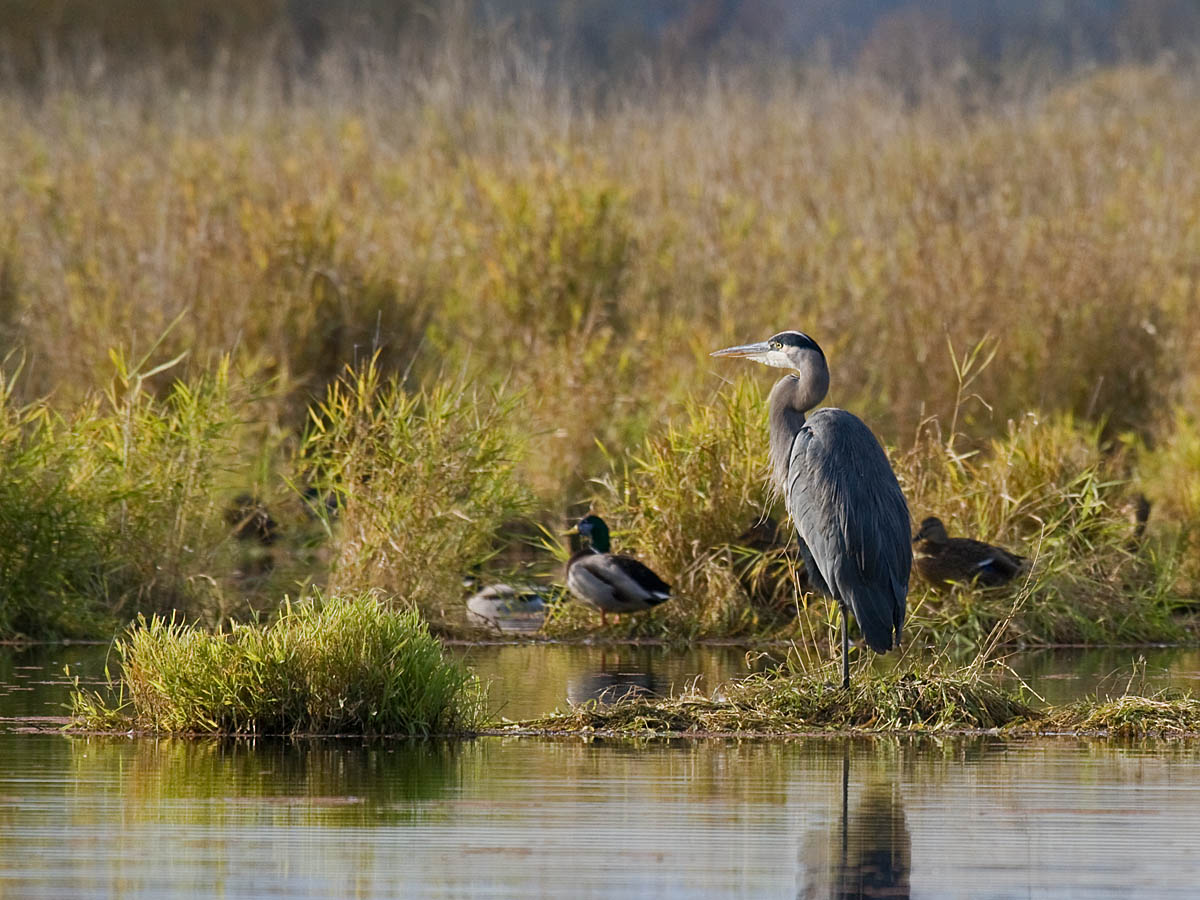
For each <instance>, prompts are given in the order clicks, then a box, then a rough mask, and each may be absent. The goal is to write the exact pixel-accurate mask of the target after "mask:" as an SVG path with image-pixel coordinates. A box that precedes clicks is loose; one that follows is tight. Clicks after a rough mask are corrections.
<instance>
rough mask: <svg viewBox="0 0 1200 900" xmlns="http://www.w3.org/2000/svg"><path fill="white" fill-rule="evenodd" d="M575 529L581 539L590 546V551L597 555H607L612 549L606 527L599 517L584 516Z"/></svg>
mask: <svg viewBox="0 0 1200 900" xmlns="http://www.w3.org/2000/svg"><path fill="white" fill-rule="evenodd" d="M577 529H578V531H579V534H580V535H582V536H583V539H584V540H585V541H587V542H588V543H589V544H591V545H592V549H593V550H595V551H596V552H597V553H608V552H609V550H610V549H611V548H612V541H611V540H610V538H609V535H608V525H606V524H605V522H604V520H603V519H602V518H600V517H599V516H584V517H583V518H582V519H580V520H579V525H578V526H577Z"/></svg>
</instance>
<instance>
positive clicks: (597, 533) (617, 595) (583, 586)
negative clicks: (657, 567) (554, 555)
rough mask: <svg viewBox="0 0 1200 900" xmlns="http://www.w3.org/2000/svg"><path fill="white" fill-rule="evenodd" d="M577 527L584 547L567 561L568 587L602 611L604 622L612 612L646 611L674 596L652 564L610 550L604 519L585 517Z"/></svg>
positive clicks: (582, 599)
mask: <svg viewBox="0 0 1200 900" xmlns="http://www.w3.org/2000/svg"><path fill="white" fill-rule="evenodd" d="M576 527H577V529H578V533H579V534H580V535H581V536H582V537H583V541H584V546H583V547H582V548H581V549H580V550H579V552H578V553H576V554H575V555H574V556H572V557H571V559H570V560H569V561H568V562H567V588H568V589H569V590H570V591H571V593H572V594H573V595H574V596H575V597H576V599H578V600H580V601H581V602H583V603H585V604H587V605H588V606H590V607H592V608H593V609H597V610H599V611H600V623H601V624H602V625H607V624H608V613H614V614H619V613H635V612H642V611H643V610H647V609H650V608H651V607H654V606H658V604H660V603H663V602H665V601H667V600H669V599H671V586H670V585H669V584H667V583H666V582H665V581H663V580H662V579H661V578H659V577H658V576H657V575H655V574H654V573H653V572H652V571H650V569H649V568H648V567H646V566H645V565H643V564H642V563H640V562H638V561H637V560H636V559H634V558H633V557H630V556H617V555H616V554H614V553H610V552H609V551H610V550H611V549H612V544H611V541H610V539H609V535H608V525H606V524H605V523H604V520H603V519H601V518H600V517H599V516H585V517H584V518H582V519H581V520H580V521H579V524H578V526H576Z"/></svg>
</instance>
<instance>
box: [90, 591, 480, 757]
mask: <svg viewBox="0 0 1200 900" xmlns="http://www.w3.org/2000/svg"><path fill="white" fill-rule="evenodd" d="M115 651H116V657H117V663H118V665H119V668H120V672H119V675H118V680H117V682H116V683H114V684H110V685H109V686H108V688H107V689H105V690H101V691H98V692H97V691H88V690H76V692H75V693H74V694H73V698H72V702H73V710H72V716H73V718H74V720H75V722H76V723H77V724H78V725H80V726H81V727H85V728H89V729H102V730H114V729H115V730H127V729H132V730H139V731H149V732H156V733H158V732H162V733H172V734H180V733H184V734H299V733H322V734H341V733H365V734H444V733H451V732H459V731H466V730H469V729H470V728H472V727H473V726H475V725H476V724H478V722H479V721H480V718H481V715H482V711H483V700H484V692H483V688H482V686H481V685H480V684H479V683H478V681H477V680H476V679H475V678H474V676H472V675H471V674H470V673H469V672H468V671H467V670H466V669H465V668H463V667H462V666H461V665H459V664H458V663H456V662H453V661H451V660H449V659H447V658H446V657H445V655H444V653H443V651H442V647H441V645H440V644H439V643H438V641H437V640H436V639H434V638H433V637H431V636H430V634H429V632H428V629H427V628H426V626H425V624H424V623H423V622H422V621H421V619H420V616H419V615H418V614H417V613H416V612H415V611H412V610H407V611H394V610H391V609H389V608H388V606H387V604H386V603H384V602H383V601H382V599H381V598H380V597H377V596H375V595H372V594H363V595H359V596H355V597H329V598H321V597H316V598H314V599H313V600H310V601H306V602H302V603H299V604H296V605H294V606H293V605H288V606H287V607H285V609H284V610H283V611H282V613H281V614H280V615H279V617H278V618H277V619H275V621H273V622H271V623H269V624H267V625H261V626H259V625H235V626H233V627H232V628H230V629H229V631H227V632H223V633H215V634H214V633H212V632H210V631H208V630H205V629H201V628H196V627H194V626H190V625H184V624H181V623H178V622H175V621H169V620H164V619H161V618H154V619H151V620H149V621H142V622H139V623H138V625H136V626H134V627H132V628H131V629H129V631H128V632H127V634H126V635H125V637H123V638H121V639H119V640H118V641H117V643H116V648H115Z"/></svg>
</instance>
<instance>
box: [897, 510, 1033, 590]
mask: <svg viewBox="0 0 1200 900" xmlns="http://www.w3.org/2000/svg"><path fill="white" fill-rule="evenodd" d="M913 548H914V550H915V553H914V556H915V557H916V563H917V572H918V573H920V575H921V577H922V578H924V579H925V580H926V581H928V582H929V583H930V584H932V585H934V586H935V587H942V586H943V585H945V584H947V583H948V582H951V581H961V582H964V583H967V584H970V583H972V582H976V583H978V584H982V585H984V586H985V587H996V586H997V585H1001V584H1007V583H1008V582H1010V581H1012V580H1013V578H1015V577H1016V576H1017V573H1018V572H1020V571H1021V570H1022V569H1023V568H1025V564H1026V563H1027V562H1029V560H1027V559H1026V558H1025V557H1024V556H1018V555H1017V554H1015V553H1010V552H1009V551H1007V550H1005V549H1004V548H1003V547H994V546H992V545H991V544H985V543H984V542H983V541H976V540H973V539H971V538H962V537H955V538H952V537H950V536H949V535H947V534H946V526H945V525H943V524H942V520H941V519H939V518H938V517H937V516H930V517H929V518H927V519H925V520H924V521H923V522H921V527H920V529H918V530H917V534H916V537H914V538H913Z"/></svg>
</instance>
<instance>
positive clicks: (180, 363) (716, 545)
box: [0, 47, 1200, 650]
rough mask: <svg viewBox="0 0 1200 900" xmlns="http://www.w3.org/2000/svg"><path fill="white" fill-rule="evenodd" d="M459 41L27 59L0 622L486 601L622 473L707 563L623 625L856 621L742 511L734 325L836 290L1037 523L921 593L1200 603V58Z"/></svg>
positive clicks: (901, 372) (1191, 608)
mask: <svg viewBox="0 0 1200 900" xmlns="http://www.w3.org/2000/svg"><path fill="white" fill-rule="evenodd" d="M452 49H453V48H446V52H445V53H444V54H442V55H441V56H439V55H438V54H431V55H430V57H429V59H426V60H424V61H423V62H422V63H421V64H420V65H419V66H415V67H412V68H406V67H405V66H403V65H375V64H372V62H371V61H370V60H366V61H364V60H361V59H360V60H354V61H353V62H354V66H351V65H350V62H351V61H349V60H346V59H342V58H340V57H338V56H337V55H336V54H333V55H331V56H330V57H329V58H326V59H324V60H322V64H321V65H320V66H316V67H314V70H313V72H312V73H311V75H309V76H307V77H306V78H304V79H302V80H300V81H298V82H291V81H288V82H287V83H284V80H283V79H279V78H277V77H276V75H273V74H272V72H273V71H274V70H270V71H264V72H263V73H262V74H261V77H257V78H245V79H241V80H235V81H228V80H223V79H222V78H221V73H220V72H219V71H218V70H213V71H212V72H209V73H208V77H207V80H205V79H199V80H198V81H196V82H193V83H192V85H191V86H190V87H189V88H188V89H187V90H186V91H185V90H183V89H182V88H178V87H176V86H173V85H172V83H170V82H168V81H166V80H156V79H155V78H154V77H152V75H151V74H146V76H145V77H144V78H140V79H128V80H126V79H125V78H124V76H116V75H114V76H112V77H98V78H97V79H96V80H94V81H90V82H81V83H79V84H76V83H74V82H72V81H71V80H70V79H64V80H63V81H62V82H60V83H56V84H55V85H51V86H49V87H47V88H46V89H45V90H43V91H42V92H40V93H38V94H36V95H29V94H27V93H24V92H22V90H21V89H20V88H19V87H13V86H0V115H3V116H4V119H5V121H6V122H10V123H12V127H10V128H6V129H4V132H3V134H0V196H3V197H4V198H5V204H6V210H7V211H8V218H7V222H8V224H7V225H5V226H0V351H2V358H4V359H5V360H6V362H5V363H4V368H5V370H6V371H8V372H9V374H10V376H12V377H9V378H8V380H7V382H6V385H7V387H6V390H5V392H4V396H3V402H4V410H3V415H4V416H5V420H4V422H5V424H4V426H3V430H2V431H0V453H2V454H3V458H4V461H5V464H6V471H7V472H9V473H11V474H10V477H9V479H8V480H7V481H6V482H5V484H4V485H2V486H0V528H2V529H3V532H2V534H0V537H3V540H0V566H2V567H3V569H4V575H5V578H4V579H3V587H0V636H4V637H12V636H17V635H25V636H30V637H45V636H53V635H79V634H106V633H107V634H111V633H112V630H113V628H114V627H119V626H120V625H121V624H123V623H125V622H128V621H129V620H130V619H132V618H133V617H134V616H135V615H136V614H137V613H139V612H143V613H154V612H168V611H170V610H179V611H181V612H182V613H183V614H184V615H185V616H186V617H187V618H188V619H189V620H194V619H201V620H203V621H205V622H206V623H208V624H210V625H212V626H216V625H219V624H221V623H223V622H227V621H229V620H231V619H245V618H246V617H247V615H249V614H250V613H251V612H253V611H259V612H263V613H265V614H270V612H271V611H273V610H275V609H276V608H278V606H279V602H280V598H281V597H282V596H283V595H284V594H285V593H288V592H290V593H292V594H295V593H297V592H298V591H303V590H304V589H306V588H307V586H308V585H312V584H316V585H320V586H326V587H328V588H330V589H331V590H335V591H347V592H359V591H362V590H366V589H370V588H374V587H382V588H384V589H386V590H387V591H389V592H391V593H394V594H397V595H399V596H401V597H404V598H405V599H407V600H410V601H411V602H413V603H415V604H416V605H417V606H418V607H419V608H420V610H421V612H422V614H423V615H424V616H425V617H426V618H427V619H428V620H429V621H430V622H431V623H432V625H433V626H434V627H435V628H437V629H439V630H442V631H446V632H450V631H455V632H460V631H461V630H462V629H463V627H464V624H463V619H462V601H463V596H462V592H461V590H460V589H459V586H458V585H459V579H460V577H461V576H462V575H463V574H465V573H466V572H469V571H478V572H481V573H482V574H483V576H484V577H485V580H486V579H493V578H494V579H500V578H506V577H509V576H511V575H513V574H514V573H515V574H517V575H520V576H523V577H526V578H534V579H542V580H548V579H550V578H552V577H554V573H555V571H556V567H557V565H558V560H557V559H556V558H555V557H554V555H553V554H552V553H549V552H546V551H545V550H542V549H538V548H537V546H536V545H537V543H538V538H539V537H540V536H541V532H540V531H539V528H538V526H542V527H545V528H546V529H547V530H548V531H550V532H552V533H554V532H558V531H560V530H561V529H562V527H563V526H565V525H566V524H567V523H568V520H569V519H570V518H571V517H572V516H574V515H575V514H576V513H577V512H579V511H580V510H582V509H583V508H585V507H588V506H592V507H594V508H595V509H597V510H598V511H599V512H601V513H602V514H604V515H605V516H606V517H607V518H608V519H609V520H610V521H611V522H612V523H613V524H614V525H615V528H616V534H615V537H616V545H617V547H618V548H624V549H628V550H630V551H632V552H635V553H636V554H637V555H639V556H640V557H642V558H644V559H645V560H646V561H647V562H649V563H651V564H652V565H653V566H654V567H655V568H656V569H658V570H660V572H661V574H662V575H663V576H664V577H665V578H666V579H667V580H668V581H669V582H671V583H672V584H673V585H675V586H676V592H677V597H676V599H674V600H673V601H672V602H670V603H668V604H664V605H663V606H662V607H661V608H660V609H659V610H656V611H655V612H653V613H651V614H648V615H646V616H643V617H639V618H635V619H631V620H630V621H627V622H624V623H622V625H621V626H619V627H616V628H614V629H613V630H612V632H611V633H612V634H613V635H614V636H622V635H629V634H638V635H654V636H667V637H671V638H679V639H684V638H691V637H701V636H724V635H744V636H763V635H782V636H786V637H794V638H798V639H802V640H803V641H804V642H806V643H808V644H812V645H817V644H820V643H823V642H824V641H825V640H826V638H827V635H828V625H829V618H830V616H829V612H828V609H827V607H826V606H825V605H824V604H821V603H817V604H811V605H809V606H805V605H804V603H803V601H801V602H799V603H797V600H796V593H797V592H796V590H795V587H794V585H791V584H790V583H789V579H788V576H787V574H786V572H782V574H781V570H780V567H779V566H777V565H775V562H777V554H776V555H772V554H768V555H767V556H766V557H764V556H763V555H762V554H761V553H757V554H756V553H755V552H748V551H746V550H745V549H739V548H740V544H739V541H740V536H741V535H743V533H744V532H745V530H746V529H747V528H748V527H749V526H751V525H752V524H753V523H754V522H755V521H756V520H758V519H759V518H760V516H761V515H762V514H763V512H764V511H771V512H773V513H774V514H775V515H776V516H777V517H778V516H779V510H778V509H777V508H776V507H774V506H773V505H772V501H771V498H770V497H769V496H768V494H767V491H766V489H765V473H764V471H763V468H764V467H763V459H764V455H765V423H764V421H763V418H764V411H763V407H762V397H763V396H764V395H765V391H766V390H767V388H768V385H769V381H770V375H769V373H766V372H752V373H739V372H735V371H729V370H728V369H727V367H721V368H719V369H718V368H717V367H715V366H714V365H712V362H711V361H710V360H709V359H708V357H707V352H708V351H709V350H710V349H712V348H714V347H720V346H726V345H728V344H730V343H734V342H741V341H744V340H749V339H755V338H761V337H764V336H766V335H767V334H769V333H771V332H772V331H774V330H777V329H778V328H781V327H802V328H804V329H805V330H807V331H809V332H810V333H812V334H813V335H814V336H815V337H816V338H817V339H818V340H819V341H820V342H821V343H822V345H823V346H824V348H825V349H826V351H827V353H828V356H829V359H830V364H831V368H832V375H833V387H832V393H831V396H830V398H829V400H830V402H831V403H833V404H836V405H839V406H845V407H847V408H850V409H852V410H854V411H855V412H856V413H858V414H860V415H861V416H862V417H863V418H864V419H865V420H866V421H867V422H868V423H869V424H870V425H871V426H872V428H873V429H875V430H876V432H877V433H878V434H879V435H880V436H881V438H882V439H883V440H884V441H885V442H886V443H887V445H888V446H889V448H890V449H891V454H892V459H893V462H894V464H895V465H896V467H897V470H898V472H899V473H900V476H901V479H902V482H903V485H904V488H905V492H906V494H907V496H908V498H909V502H910V506H911V508H912V511H913V513H914V515H915V516H916V517H917V519H918V520H919V519H920V518H921V517H923V516H925V515H928V514H937V515H940V516H941V517H942V518H943V519H944V520H946V522H947V524H948V525H949V526H950V528H951V530H952V531H953V532H958V533H964V534H968V535H971V536H977V537H985V538H987V539H989V540H994V541H997V542H1001V543H1004V544H1006V545H1008V546H1010V547H1012V548H1013V549H1014V550H1016V551H1018V552H1021V553H1024V554H1026V555H1028V556H1031V557H1033V558H1034V559H1035V564H1034V566H1033V569H1032V573H1031V575H1030V578H1029V579H1028V581H1026V582H1023V583H1022V584H1021V585H1018V586H1016V587H1015V588H1014V589H1012V590H1001V591H993V592H975V591H969V590H957V591H951V592H948V593H944V594H935V593H931V592H927V591H926V590H925V589H924V588H923V587H921V586H919V585H915V586H914V593H913V597H912V603H911V607H912V632H913V634H914V635H915V636H916V637H917V638H918V639H919V640H920V639H925V638H927V639H928V640H929V641H931V642H934V643H937V644H939V645H942V646H945V645H953V644H959V645H962V646H963V647H964V648H965V649H968V650H969V649H971V648H974V647H977V646H978V645H979V644H980V643H982V642H983V640H984V639H985V637H986V636H987V635H989V634H991V633H992V631H993V629H994V628H995V626H996V625H997V624H998V623H1004V630H1003V634H1002V637H1001V639H1002V640H1004V641H1009V642H1023V643H1049V642H1062V641H1070V642H1104V641H1123V642H1124V641H1136V640H1181V639H1191V638H1194V637H1195V634H1196V630H1195V618H1196V611H1197V608H1198V607H1200V570H1198V568H1197V567H1198V566H1200V563H1198V562H1197V560H1200V554H1198V553H1197V552H1196V541H1197V536H1198V535H1200V453H1198V452H1197V445H1196V440H1195V433H1196V422H1197V421H1200V388H1198V386H1200V377H1198V376H1200V367H1198V364H1197V363H1196V362H1195V361H1196V360H1197V359H1200V353H1197V350H1200V324H1198V320H1197V317H1196V316H1195V315H1194V309H1195V308H1196V304H1197V300H1200V278H1198V277H1197V273H1196V268H1195V260H1196V259H1197V258H1198V257H1200V177H1197V175H1196V173H1197V172H1200V155H1198V154H1200V149H1198V148H1200V133H1198V130H1197V129H1198V126H1197V121H1196V118H1195V117H1194V116H1193V115H1191V110H1192V109H1193V108H1194V106H1195V98H1196V94H1197V92H1198V88H1200V74H1198V73H1197V72H1196V71H1195V70H1193V69H1191V68H1189V67H1187V66H1184V65H1181V64H1173V63H1171V62H1169V61H1167V62H1163V63H1161V64H1154V65H1144V66H1123V67H1111V68H1101V69H1097V70H1093V71H1089V72H1087V73H1086V74H1081V75H1078V76H1070V77H1065V78H1059V79H1043V80H1037V79H1034V80H1033V81H1032V82H1029V83H1025V85H1024V87H1023V88H1021V87H1020V86H1018V85H1015V84H1013V85H1005V86H1000V87H997V86H996V85H991V86H988V89H987V90H984V89H983V88H984V86H981V85H977V86H972V85H964V84H959V83H952V82H950V81H949V80H947V81H945V82H944V83H942V82H938V81H937V80H936V79H935V80H934V81H933V82H932V83H930V84H929V85H927V86H926V89H925V90H924V91H923V93H922V94H921V99H920V100H919V101H914V100H913V99H912V98H905V97H902V96H900V95H899V94H898V93H897V92H896V91H894V90H892V89H891V88H889V87H888V86H887V85H884V84H881V83H879V82H878V81H877V80H874V79H873V78H871V77H869V76H867V75H855V74H848V73H837V72H832V71H828V70H825V69H822V68H819V67H818V68H805V69H803V70H799V71H798V70H795V69H787V70H784V69H779V70H777V71H773V72H769V73H763V72H762V71H755V72H749V71H743V70H726V71H714V72H713V73H712V75H711V77H710V78H707V79H704V80H702V81H701V80H697V81H696V82H695V83H689V82H687V81H686V80H685V81H682V82H675V81H672V82H671V83H670V84H669V85H667V84H659V83H649V84H645V85H641V86H639V87H638V88H637V89H636V90H635V89H629V91H628V92H627V93H621V89H618V88H617V87H615V86H614V88H613V91H614V96H611V97H608V98H607V99H606V101H605V102H603V103H600V102H597V103H595V104H592V103H589V102H588V101H587V100H586V99H585V98H580V97H572V96H569V95H568V94H567V92H565V91H564V90H562V89H561V86H556V85H555V84H553V83H552V82H551V81H548V80H546V79H544V78H540V77H539V75H538V72H537V71H536V67H529V66H522V65H515V64H513V65H508V64H507V63H511V62H512V59H511V58H510V57H509V56H508V55H506V54H507V50H506V49H505V48H503V47H490V48H487V49H486V50H484V49H480V48H478V47H476V48H473V53H472V56H471V57H470V58H456V57H455V56H454V55H453V53H452V52H451V50H452ZM498 73H503V74H498ZM543 74H544V73H543ZM197 85H199V86H197ZM1134 161H1136V162H1134ZM989 360H990V362H989ZM18 369H19V375H17V374H15V372H16V370H18ZM726 379H730V380H732V381H733V383H732V384H726V383H725V382H726ZM1137 493H1144V494H1145V495H1147V496H1148V497H1149V498H1150V500H1152V501H1153V504H1154V506H1153V513H1152V517H1151V521H1150V529H1149V531H1148V533H1147V535H1146V537H1145V539H1144V540H1142V541H1140V542H1138V541H1135V540H1134V539H1133V533H1132V527H1131V526H1130V524H1129V522H1128V516H1127V513H1126V511H1125V510H1126V507H1127V505H1128V504H1129V503H1130V501H1131V500H1132V499H1133V497H1134V496H1135V495H1136V494H1137ZM243 494H245V495H248V496H250V497H251V498H253V500H254V504H253V505H252V506H254V507H256V506H259V505H261V507H263V508H264V509H265V510H267V511H268V512H269V517H270V518H271V519H272V520H273V521H274V522H275V523H276V526H277V529H276V533H275V534H273V535H272V536H271V537H270V539H269V540H266V539H262V540H260V539H258V538H256V537H255V536H254V535H253V534H248V533H247V532H246V530H245V529H243V528H241V527H240V525H239V522H238V515H237V513H236V509H235V511H234V514H233V515H232V516H231V515H230V512H229V511H230V506H231V504H233V505H235V506H236V504H235V503H234V501H235V498H237V497H239V496H240V495H243ZM231 522H232V524H231ZM530 540H532V543H533V544H534V545H535V546H534V547H533V548H531V547H530V546H529V545H528V542H529V541H530ZM751 570H753V571H754V572H756V573H757V572H765V573H766V575H765V577H764V578H759V577H758V575H757V574H751V575H749V576H748V574H747V573H748V572H750V571H751ZM768 570H770V571H768ZM772 573H774V574H772ZM1018 601H1019V602H1018ZM1014 610H1015V614H1014ZM594 628H595V623H594V621H593V620H592V619H591V618H590V617H588V616H587V614H586V613H584V612H583V611H581V610H578V609H575V608H572V607H567V608H566V609H564V610H563V611H562V612H560V613H559V614H557V615H556V616H555V618H554V619H553V621H551V622H550V624H549V625H548V631H549V632H551V633H553V634H558V635H564V634H580V633H584V632H588V633H590V632H592V631H593V630H594Z"/></svg>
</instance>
